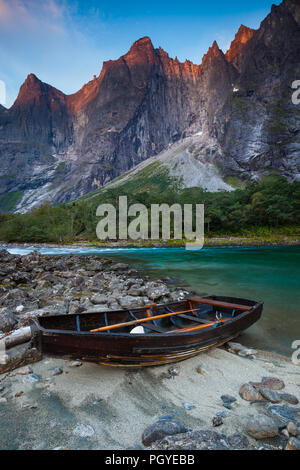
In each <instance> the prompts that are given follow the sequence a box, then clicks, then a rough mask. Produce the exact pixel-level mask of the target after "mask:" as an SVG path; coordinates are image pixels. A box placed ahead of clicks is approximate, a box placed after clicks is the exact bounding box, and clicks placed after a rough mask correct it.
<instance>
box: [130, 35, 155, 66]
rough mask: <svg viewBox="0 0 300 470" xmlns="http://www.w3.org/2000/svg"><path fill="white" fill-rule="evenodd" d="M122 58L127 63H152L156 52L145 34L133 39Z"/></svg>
mask: <svg viewBox="0 0 300 470" xmlns="http://www.w3.org/2000/svg"><path fill="white" fill-rule="evenodd" d="M123 58H124V60H125V61H126V62H127V63H128V64H137V65H138V64H141V65H143V64H152V63H154V62H155V58H156V54H155V50H154V47H153V44H152V41H151V39H150V38H149V37H148V36H145V37H143V38H140V39H138V40H137V41H135V42H134V43H133V44H132V46H131V48H130V49H129V51H128V52H127V54H125V55H124V56H123Z"/></svg>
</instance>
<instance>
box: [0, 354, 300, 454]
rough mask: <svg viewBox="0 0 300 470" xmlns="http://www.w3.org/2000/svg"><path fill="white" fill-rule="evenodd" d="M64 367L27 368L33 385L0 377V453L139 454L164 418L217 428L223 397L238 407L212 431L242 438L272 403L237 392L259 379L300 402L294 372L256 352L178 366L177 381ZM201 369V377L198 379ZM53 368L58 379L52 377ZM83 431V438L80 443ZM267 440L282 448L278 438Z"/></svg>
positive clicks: (164, 375) (56, 362)
mask: <svg viewBox="0 0 300 470" xmlns="http://www.w3.org/2000/svg"><path fill="white" fill-rule="evenodd" d="M70 365H71V362H70V361H65V360H62V359H54V358H49V357H44V358H43V360H42V361H40V362H38V363H36V364H32V365H31V367H32V374H31V376H32V375H33V376H34V378H35V380H34V381H29V379H28V378H26V375H20V371H21V372H22V369H17V370H14V371H12V372H10V373H9V374H3V375H1V376H0V385H1V386H3V387H5V388H4V393H3V392H2V396H5V397H6V399H7V402H6V403H3V404H1V405H0V420H1V421H0V422H1V428H2V429H1V433H0V448H1V449H55V448H57V447H63V448H67V449H144V448H145V447H144V446H143V444H142V440H141V436H142V433H143V431H144V429H145V428H146V427H147V426H148V425H150V424H152V423H154V422H155V421H157V419H159V418H160V417H162V416H164V415H173V416H174V417H176V418H178V419H179V420H180V421H181V422H182V423H183V424H184V425H185V426H186V427H187V428H190V429H192V430H195V429H211V430H213V429H215V428H213V426H212V418H213V417H214V416H216V413H218V412H222V411H225V410H226V409H225V408H224V407H223V405H222V400H221V398H220V396H221V395H223V394H230V395H232V396H234V397H235V398H237V402H236V406H235V408H234V409H232V410H231V411H228V416H227V417H225V418H224V424H223V425H222V426H220V427H219V428H218V431H219V432H222V433H224V434H226V435H230V434H234V433H236V432H238V433H244V428H245V423H246V421H247V419H248V418H249V417H250V416H253V415H255V414H257V413H266V412H267V409H268V407H269V406H270V403H269V402H261V403H257V404H251V403H250V402H247V401H245V400H243V399H241V398H240V396H239V394H238V391H239V389H240V387H241V385H242V384H244V383H246V382H249V381H259V380H260V379H261V377H262V376H275V377H279V378H281V379H282V380H283V381H284V382H285V391H286V392H288V393H291V394H294V395H295V396H297V397H298V399H299V398H300V370H299V366H296V365H294V364H293V363H292V362H291V361H290V360H289V359H287V358H284V357H282V356H279V355H273V354H270V353H265V352H261V351H259V352H258V353H257V356H256V359H248V358H245V357H240V356H237V355H235V354H232V353H230V352H228V351H226V350H225V349H223V348H222V349H214V350H211V351H210V352H208V353H205V354H201V355H199V356H197V357H194V358H192V359H189V360H186V361H183V362H181V363H178V365H177V367H179V374H178V375H176V376H173V377H170V376H168V369H169V367H170V366H161V367H150V368H145V369H140V370H136V371H128V370H124V369H117V368H116V369H113V368H109V367H103V366H98V365H95V364H89V363H82V365H80V366H79V367H70ZM199 365H200V366H202V367H203V368H204V369H205V370H206V372H207V373H206V374H204V375H203V374H200V373H198V372H197V368H198V367H199ZM53 368H60V369H61V371H62V372H61V371H60V372H59V375H53V373H55V371H56V369H53ZM56 372H57V371H56ZM32 380H33V379H32ZM189 408H190V409H189ZM80 425H81V426H80ZM4 430H5V432H4ZM82 432H83V435H85V436H86V435H87V434H89V437H80V436H79V435H78V433H79V434H82ZM247 437H248V439H249V448H251V447H252V448H255V446H257V444H258V443H257V441H256V440H255V439H252V438H251V437H249V436H247ZM269 441H272V440H269ZM273 441H274V442H273V445H275V446H278V445H279V446H280V444H281V445H284V441H283V442H281V441H280V438H275V439H273ZM285 441H286V438H285ZM271 445H272V443H271Z"/></svg>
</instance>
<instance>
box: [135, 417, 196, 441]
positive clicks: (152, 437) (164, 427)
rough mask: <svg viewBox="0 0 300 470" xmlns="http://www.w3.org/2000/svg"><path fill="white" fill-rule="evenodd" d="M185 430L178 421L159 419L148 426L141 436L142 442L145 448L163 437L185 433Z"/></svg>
mask: <svg viewBox="0 0 300 470" xmlns="http://www.w3.org/2000/svg"><path fill="white" fill-rule="evenodd" d="M186 431H187V429H186V428H185V426H184V424H182V423H181V422H180V421H179V420H178V419H175V418H174V419H171V418H169V419H159V420H158V421H156V423H154V424H150V426H148V427H147V428H146V429H145V431H144V432H143V435H142V442H143V444H144V445H145V446H150V445H151V444H152V443H153V442H155V441H158V440H160V439H162V438H163V437H165V436H171V435H173V434H181V433H185V432H186Z"/></svg>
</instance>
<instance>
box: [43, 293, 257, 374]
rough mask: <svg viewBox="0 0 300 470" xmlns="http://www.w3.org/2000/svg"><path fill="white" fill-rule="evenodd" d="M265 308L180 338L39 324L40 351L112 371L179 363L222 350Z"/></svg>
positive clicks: (180, 334)
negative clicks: (60, 328)
mask: <svg viewBox="0 0 300 470" xmlns="http://www.w3.org/2000/svg"><path fill="white" fill-rule="evenodd" d="M233 300H236V299H233ZM248 302H251V301H248ZM262 307H263V305H262V303H254V305H253V308H251V310H250V311H248V312H245V313H243V314H241V315H239V316H238V317H236V318H233V319H232V320H230V321H228V322H226V323H224V324H222V325H221V326H217V327H216V328H215V327H209V328H205V329H203V330H200V331H194V332H193V331H192V332H186V333H185V332H183V333H177V334H142V335H138V334H136V335H133V334H122V333H113V332H110V333H108V332H101V333H90V332H80V331H64V330H50V329H44V328H42V327H41V325H39V323H37V324H36V327H37V328H38V329H39V332H40V339H39V341H40V347H41V349H42V351H43V352H44V353H46V354H50V355H53V356H62V357H68V358H72V359H81V360H85V361H90V362H96V363H98V364H101V365H106V366H112V367H133V368H136V367H145V366H154V365H162V364H168V363H173V362H179V361H182V360H185V359H188V358H190V357H193V356H195V355H197V354H199V353H201V352H203V351H206V350H208V349H211V348H213V347H217V346H221V345H223V344H224V343H226V342H227V341H230V340H231V339H233V338H235V337H236V336H238V335H239V334H240V333H241V332H243V331H244V330H246V329H247V328H249V327H250V326H251V325H253V324H254V323H255V322H257V321H258V320H259V318H260V316H261V313H262Z"/></svg>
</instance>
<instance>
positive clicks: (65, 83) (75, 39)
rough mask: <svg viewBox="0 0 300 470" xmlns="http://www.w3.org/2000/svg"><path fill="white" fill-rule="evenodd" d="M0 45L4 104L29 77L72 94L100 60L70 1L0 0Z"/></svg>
mask: <svg viewBox="0 0 300 470" xmlns="http://www.w3.org/2000/svg"><path fill="white" fill-rule="evenodd" d="M97 26H98V28H99V30H100V29H101V22H100V21H99V22H98V21H97ZM0 44H1V48H0V63H1V70H0V80H3V81H4V82H5V83H6V90H7V100H6V104H7V106H11V105H12V104H13V102H14V100H15V98H16V96H17V94H18V91H19V88H20V86H21V84H22V83H23V81H24V80H25V78H26V76H27V75H28V74H29V73H34V74H35V75H37V76H38V77H39V78H40V79H41V80H43V81H45V82H46V83H50V84H51V85H53V86H55V87H56V88H59V89H60V90H62V91H64V92H65V93H73V92H75V91H77V90H78V89H79V88H81V87H82V85H83V84H84V83H86V82H87V81H88V80H91V79H92V77H93V75H94V74H98V73H99V72H100V68H101V63H102V60H103V58H104V57H103V52H102V51H101V50H100V46H99V43H97V42H96V41H95V38H94V36H93V35H92V34H91V31H90V30H89V28H88V22H87V21H85V22H83V20H82V18H81V17H80V16H79V15H78V14H77V3H76V2H75V1H73V0H72V2H70V1H69V0H0Z"/></svg>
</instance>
